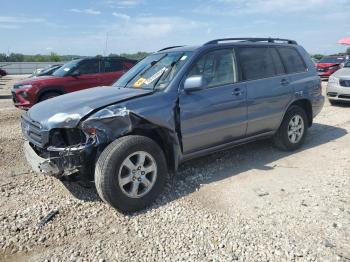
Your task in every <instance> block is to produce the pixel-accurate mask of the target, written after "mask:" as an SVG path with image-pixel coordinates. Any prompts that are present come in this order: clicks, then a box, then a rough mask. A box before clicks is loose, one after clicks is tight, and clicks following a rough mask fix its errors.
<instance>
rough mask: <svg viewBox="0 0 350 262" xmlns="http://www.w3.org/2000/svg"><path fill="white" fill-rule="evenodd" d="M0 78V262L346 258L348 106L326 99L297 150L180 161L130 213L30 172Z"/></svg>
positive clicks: (253, 149) (349, 249) (238, 151)
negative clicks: (150, 199) (160, 191)
mask: <svg viewBox="0 0 350 262" xmlns="http://www.w3.org/2000/svg"><path fill="white" fill-rule="evenodd" d="M1 83H5V85H0V98H3V99H0V120H1V127H2V128H1V129H0V154H1V158H0V261H350V158H349V156H350V137H349V136H348V135H347V133H348V132H349V130H350V116H349V110H350V107H349V106H330V105H329V104H328V103H327V104H326V105H325V107H324V109H323V111H322V112H321V114H320V115H319V116H318V117H317V118H316V119H315V124H314V126H313V127H312V128H311V129H310V130H309V131H310V132H309V135H308V137H307V139H306V143H305V146H304V147H303V148H302V149H300V150H298V151H297V152H294V153H286V152H281V151H279V150H277V149H275V148H274V147H272V146H271V143H270V141H260V142H256V143H252V144H247V145H244V146H240V147H237V148H234V149H231V150H228V151H224V152H220V153H216V154H213V155H210V156H207V157H204V158H200V159H197V160H193V161H190V162H188V163H185V164H184V165H183V166H181V168H180V171H179V172H178V175H177V176H176V177H175V178H174V179H173V181H172V183H171V186H170V187H169V189H168V190H167V191H166V192H165V193H164V195H163V197H162V198H161V199H160V200H159V201H158V202H157V203H156V204H155V205H153V206H152V207H151V208H150V209H148V210H146V211H144V212H140V213H137V214H134V215H132V216H125V215H122V214H120V213H118V212H116V211H115V210H113V209H112V208H110V207H109V206H108V205H107V204H104V203H103V202H101V201H100V200H99V198H98V196H97V195H96V191H95V190H94V188H93V187H91V186H90V185H86V184H81V183H72V182H61V181H58V180H56V179H54V178H51V177H46V176H42V175H38V174H35V173H32V172H31V171H30V169H29V167H28V166H27V164H26V162H25V160H24V158H23V152H22V148H21V147H22V142H23V141H22V138H21V134H20V129H19V117H20V114H21V112H20V111H19V110H17V109H14V108H12V105H11V101H10V99H6V95H9V92H8V88H9V87H10V86H11V84H12V83H13V79H12V78H10V79H8V80H6V81H5V80H1V81H0V84H1ZM324 86H325V85H324ZM2 95H3V96H2ZM52 210H57V211H58V214H57V215H56V216H54V217H53V219H52V220H51V221H49V222H48V223H47V224H45V225H44V226H43V227H41V228H40V227H38V225H37V224H38V222H39V221H40V219H42V218H43V217H45V216H46V215H47V214H48V213H49V212H50V211H52Z"/></svg>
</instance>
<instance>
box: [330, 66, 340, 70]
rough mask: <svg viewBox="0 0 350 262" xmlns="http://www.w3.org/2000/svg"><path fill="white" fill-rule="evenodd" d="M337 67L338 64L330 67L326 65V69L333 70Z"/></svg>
mask: <svg viewBox="0 0 350 262" xmlns="http://www.w3.org/2000/svg"><path fill="white" fill-rule="evenodd" d="M337 68H338V66H330V67H328V70H333V69H337Z"/></svg>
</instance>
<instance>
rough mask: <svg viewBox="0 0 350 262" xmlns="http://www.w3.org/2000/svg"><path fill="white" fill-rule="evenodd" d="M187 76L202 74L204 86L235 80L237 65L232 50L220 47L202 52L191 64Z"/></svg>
mask: <svg viewBox="0 0 350 262" xmlns="http://www.w3.org/2000/svg"><path fill="white" fill-rule="evenodd" d="M188 76H189V77H190V76H202V77H203V82H204V85H205V86H206V87H215V86H221V85H227V84H232V83H235V82H237V66H236V59H235V55H234V52H233V50H232V49H222V50H215V51H211V52H209V53H206V54H204V55H203V56H202V57H201V58H200V59H199V60H198V61H197V62H196V63H195V64H194V65H193V67H192V69H191V71H190V73H189V75H188Z"/></svg>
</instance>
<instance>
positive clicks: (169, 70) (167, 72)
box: [153, 53, 185, 89]
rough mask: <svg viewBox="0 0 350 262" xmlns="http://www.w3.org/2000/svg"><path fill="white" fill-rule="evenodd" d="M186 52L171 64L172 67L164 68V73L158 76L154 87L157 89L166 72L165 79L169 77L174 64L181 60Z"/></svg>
mask: <svg viewBox="0 0 350 262" xmlns="http://www.w3.org/2000/svg"><path fill="white" fill-rule="evenodd" d="M184 54H185V53H182V54H181V55H180V56H179V58H178V59H176V60H175V61H174V62H172V63H171V64H170V67H169V69H168V70H164V71H163V73H162V74H161V75H160V76H159V77H158V79H157V81H156V82H155V83H154V85H153V89H155V87H156V86H157V84H158V82H159V81H160V79H162V77H163V75H164V73H165V72H166V75H164V79H166V78H167V77H168V75H169V74H170V73H171V71H172V70H173V68H174V66H175V65H176V64H177V63H178V62H179V61H180V60H181V58H182V57H183V55H184Z"/></svg>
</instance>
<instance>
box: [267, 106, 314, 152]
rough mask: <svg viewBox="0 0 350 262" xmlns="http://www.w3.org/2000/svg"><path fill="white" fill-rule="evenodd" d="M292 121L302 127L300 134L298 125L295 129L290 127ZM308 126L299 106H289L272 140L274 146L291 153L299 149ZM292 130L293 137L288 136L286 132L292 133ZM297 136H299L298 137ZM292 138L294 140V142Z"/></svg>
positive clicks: (304, 113)
mask: <svg viewBox="0 0 350 262" xmlns="http://www.w3.org/2000/svg"><path fill="white" fill-rule="evenodd" d="M292 119H293V120H295V121H297V122H298V123H300V124H301V125H302V128H303V131H302V132H300V131H301V129H300V127H299V125H298V126H295V127H291V126H290V125H291V124H292V123H291V121H292ZM300 119H301V120H300ZM299 120H300V121H299ZM308 126H309V123H308V118H307V116H306V112H305V110H304V109H303V108H301V107H299V106H291V107H290V108H289V109H288V111H287V113H286V114H285V116H284V118H283V121H282V124H281V126H280V128H279V129H278V131H277V133H276V134H275V136H274V138H273V140H274V143H275V145H276V146H277V147H278V148H280V149H282V150H285V151H293V150H296V149H298V148H300V147H301V145H302V144H303V143H304V140H305V136H306V134H307V131H308V130H307V129H308ZM293 128H294V129H295V136H293V134H291V135H289V134H288V132H291V133H293V130H291V129H293ZM297 134H299V136H298V135H297ZM293 137H294V138H295V140H294V141H293Z"/></svg>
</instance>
